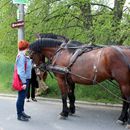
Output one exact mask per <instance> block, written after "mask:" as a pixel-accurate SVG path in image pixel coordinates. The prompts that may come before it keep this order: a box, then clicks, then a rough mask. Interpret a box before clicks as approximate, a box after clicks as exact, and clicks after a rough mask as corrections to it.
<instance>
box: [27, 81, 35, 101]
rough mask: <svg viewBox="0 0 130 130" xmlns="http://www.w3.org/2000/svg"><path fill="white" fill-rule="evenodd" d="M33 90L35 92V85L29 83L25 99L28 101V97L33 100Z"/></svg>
mask: <svg viewBox="0 0 130 130" xmlns="http://www.w3.org/2000/svg"><path fill="white" fill-rule="evenodd" d="M35 90H36V86H35V83H33V82H31V81H30V83H29V86H28V88H27V95H26V97H27V99H29V98H30V97H31V98H32V99H33V98H35Z"/></svg>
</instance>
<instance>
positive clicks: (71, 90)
mask: <svg viewBox="0 0 130 130" xmlns="http://www.w3.org/2000/svg"><path fill="white" fill-rule="evenodd" d="M74 89H75V84H74V83H69V91H68V97H69V104H70V106H69V112H70V114H74V113H75V95H74Z"/></svg>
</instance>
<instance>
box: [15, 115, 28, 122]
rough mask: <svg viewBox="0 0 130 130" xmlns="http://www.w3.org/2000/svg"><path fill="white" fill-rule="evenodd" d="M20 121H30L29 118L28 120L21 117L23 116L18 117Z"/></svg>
mask: <svg viewBox="0 0 130 130" xmlns="http://www.w3.org/2000/svg"><path fill="white" fill-rule="evenodd" d="M17 119H18V120H19V121H29V119H28V118H26V117H24V116H23V115H21V116H18V118H17Z"/></svg>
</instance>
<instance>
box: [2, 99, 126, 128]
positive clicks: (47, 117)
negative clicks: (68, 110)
mask: <svg viewBox="0 0 130 130" xmlns="http://www.w3.org/2000/svg"><path fill="white" fill-rule="evenodd" d="M15 102H16V99H15V98H11V97H0V130H124V129H126V128H125V126H122V125H119V124H117V123H116V120H117V118H118V116H119V115H120V111H121V110H120V109H121V108H119V107H99V106H93V105H79V104H77V105H76V109H77V111H76V114H75V115H73V116H69V117H68V119H66V120H63V119H60V116H59V113H60V112H61V107H62V104H61V103H60V102H54V101H53V102H51V101H43V100H38V102H28V103H26V104H25V111H26V113H28V114H30V115H31V116H32V119H31V120H30V121H29V122H21V121H18V120H17V119H16V107H15Z"/></svg>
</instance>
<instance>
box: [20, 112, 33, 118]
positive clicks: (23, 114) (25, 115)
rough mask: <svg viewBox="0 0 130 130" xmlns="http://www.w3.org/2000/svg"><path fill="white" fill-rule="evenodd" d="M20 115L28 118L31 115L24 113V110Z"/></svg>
mask: <svg viewBox="0 0 130 130" xmlns="http://www.w3.org/2000/svg"><path fill="white" fill-rule="evenodd" d="M22 116H23V117H25V118H28V119H29V118H31V116H29V115H27V114H25V113H24V112H22Z"/></svg>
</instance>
